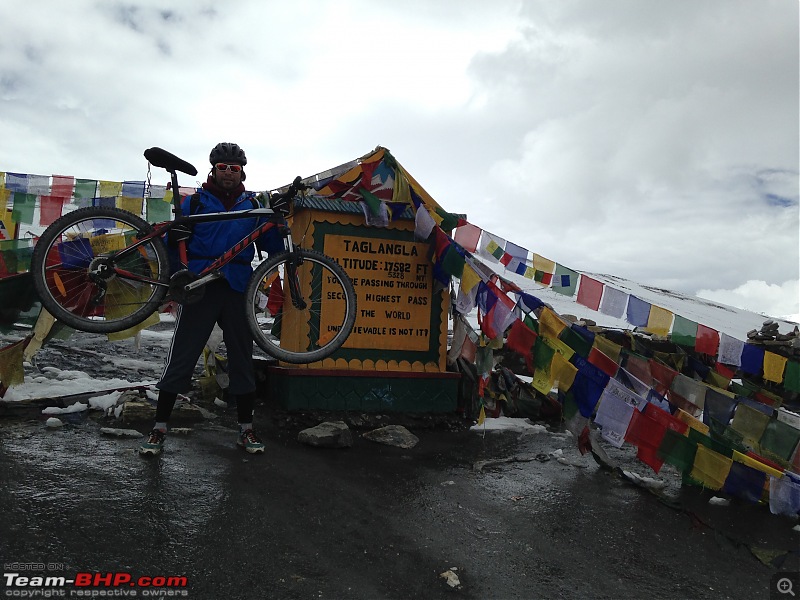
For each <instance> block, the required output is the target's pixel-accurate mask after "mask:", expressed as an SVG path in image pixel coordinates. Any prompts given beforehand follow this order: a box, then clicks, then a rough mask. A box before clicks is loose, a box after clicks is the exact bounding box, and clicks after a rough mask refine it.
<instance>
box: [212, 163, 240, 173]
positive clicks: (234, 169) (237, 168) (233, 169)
mask: <svg viewBox="0 0 800 600" xmlns="http://www.w3.org/2000/svg"><path fill="white" fill-rule="evenodd" d="M214 168H215V169H216V170H217V171H223V172H224V171H230V172H231V173H239V172H240V171H241V170H242V167H241V165H226V164H225V163H217V164H215V165H214Z"/></svg>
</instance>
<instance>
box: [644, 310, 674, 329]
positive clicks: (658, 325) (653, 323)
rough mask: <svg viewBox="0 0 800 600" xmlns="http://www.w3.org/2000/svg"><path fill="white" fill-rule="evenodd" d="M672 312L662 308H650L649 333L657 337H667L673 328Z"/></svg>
mask: <svg viewBox="0 0 800 600" xmlns="http://www.w3.org/2000/svg"><path fill="white" fill-rule="evenodd" d="M672 317H673V314H672V311H669V310H667V309H666V308H661V307H660V306H655V305H653V306H651V307H650V316H649V318H648V319H647V328H646V329H647V331H649V332H651V333H654V334H656V335H661V336H666V335H667V334H668V333H669V329H670V327H672Z"/></svg>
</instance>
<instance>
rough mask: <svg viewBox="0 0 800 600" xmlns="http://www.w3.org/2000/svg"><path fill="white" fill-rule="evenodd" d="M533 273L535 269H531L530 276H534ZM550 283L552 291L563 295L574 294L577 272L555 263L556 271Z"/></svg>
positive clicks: (576, 284) (576, 285)
mask: <svg viewBox="0 0 800 600" xmlns="http://www.w3.org/2000/svg"><path fill="white" fill-rule="evenodd" d="M534 273H535V269H533V273H532V274H531V277H533V276H534ZM552 285H553V291H554V292H558V293H559V294H563V295H565V296H573V295H575V289H576V288H577V287H578V272H577V271H573V270H572V269H569V268H567V267H565V266H564V265H560V264H558V263H556V272H555V274H554V275H553V281H552Z"/></svg>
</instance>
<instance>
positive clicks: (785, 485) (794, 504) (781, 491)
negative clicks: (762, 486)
mask: <svg viewBox="0 0 800 600" xmlns="http://www.w3.org/2000/svg"><path fill="white" fill-rule="evenodd" d="M769 511H770V512H771V513H772V514H773V515H785V516H787V517H793V518H796V517H797V515H798V513H800V483H798V482H797V481H795V480H794V479H792V478H791V477H789V476H786V477H782V478H780V479H778V478H777V477H770V478H769Z"/></svg>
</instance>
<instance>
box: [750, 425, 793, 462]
mask: <svg viewBox="0 0 800 600" xmlns="http://www.w3.org/2000/svg"><path fill="white" fill-rule="evenodd" d="M798 442H800V430H798V429H795V428H794V427H792V426H791V425H789V424H788V423H784V422H783V421H778V420H777V419H770V420H769V422H768V423H767V426H766V428H765V429H764V433H762V434H761V439H760V440H759V441H758V447H759V454H763V455H764V456H766V457H767V458H771V459H773V460H775V461H785V462H787V463H788V462H789V461H790V460H791V459H792V456H793V455H794V451H795V448H797V444H798Z"/></svg>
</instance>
